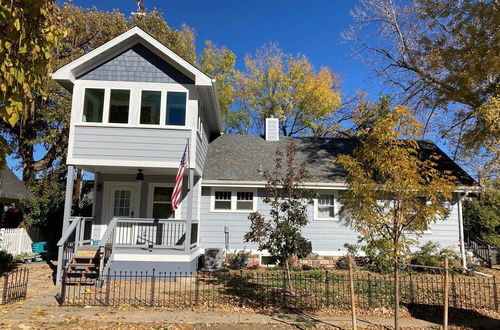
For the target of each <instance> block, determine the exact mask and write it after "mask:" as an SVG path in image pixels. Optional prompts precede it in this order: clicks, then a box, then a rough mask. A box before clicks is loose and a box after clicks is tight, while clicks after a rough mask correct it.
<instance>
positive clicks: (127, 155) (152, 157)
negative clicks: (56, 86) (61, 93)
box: [72, 126, 191, 167]
mask: <svg viewBox="0 0 500 330" xmlns="http://www.w3.org/2000/svg"><path fill="white" fill-rule="evenodd" d="M189 137H191V131H190V130H169V129H158V128H133V127H123V128H122V127H98V126H75V127H74V143H73V148H72V150H73V158H74V159H99V160H110V161H119V160H131V161H143V162H144V163H145V167H146V166H147V161H148V160H149V161H159V162H179V160H180V159H181V157H182V154H183V152H184V148H185V147H186V142H187V139H188V138H189ZM110 165H114V163H110Z"/></svg>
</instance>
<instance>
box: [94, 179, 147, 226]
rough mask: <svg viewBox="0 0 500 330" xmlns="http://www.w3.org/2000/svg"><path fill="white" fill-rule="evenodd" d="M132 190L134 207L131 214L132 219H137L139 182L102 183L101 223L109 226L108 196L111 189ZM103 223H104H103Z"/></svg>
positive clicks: (139, 194)
mask: <svg viewBox="0 0 500 330" xmlns="http://www.w3.org/2000/svg"><path fill="white" fill-rule="evenodd" d="M120 187H121V188H123V187H126V188H133V189H134V201H133V203H134V206H133V209H134V210H133V212H134V215H133V217H132V218H138V217H139V212H140V209H141V208H140V204H141V183H140V182H121V181H104V182H103V189H102V191H103V195H102V210H101V223H102V224H106V226H107V224H109V222H110V221H111V218H109V210H110V203H111V199H110V197H111V196H110V194H111V189H112V188H120ZM103 222H105V223H103Z"/></svg>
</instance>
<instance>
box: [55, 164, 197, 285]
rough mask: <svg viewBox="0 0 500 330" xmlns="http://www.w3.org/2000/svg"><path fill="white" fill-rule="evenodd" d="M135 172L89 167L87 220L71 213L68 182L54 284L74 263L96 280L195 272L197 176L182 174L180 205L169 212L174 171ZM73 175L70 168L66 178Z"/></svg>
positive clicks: (134, 170) (132, 170) (72, 169)
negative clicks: (117, 274)
mask: <svg viewBox="0 0 500 330" xmlns="http://www.w3.org/2000/svg"><path fill="white" fill-rule="evenodd" d="M85 170H86V171H89V170H90V169H89V168H88V167H87V168H85ZM140 170H141V171H138V169H135V168H102V167H101V168H99V169H94V171H95V172H93V173H94V188H93V191H92V195H93V205H92V216H90V217H82V216H75V215H74V214H72V213H71V212H72V210H71V201H72V200H73V192H74V191H75V190H76V191H77V190H78V189H74V188H75V187H74V186H73V184H74V180H68V182H67V186H66V205H65V223H64V226H63V235H62V237H61V239H60V241H59V242H58V246H59V263H58V277H57V278H58V281H61V279H62V276H63V274H64V272H65V271H66V272H68V271H71V270H74V269H77V268H78V267H77V266H75V265H85V267H87V268H85V267H84V268H85V269H87V270H91V271H92V272H94V273H95V274H99V276H100V274H105V273H106V272H107V271H129V272H130V271H146V270H149V271H151V270H152V269H153V268H155V269H156V270H157V271H163V272H177V273H181V272H193V271H195V270H196V266H197V258H198V256H199V249H198V230H199V212H198V207H199V195H200V191H199V189H200V185H199V177H197V176H195V173H194V171H193V170H192V169H190V170H189V171H186V172H185V174H186V176H185V177H184V180H183V189H182V202H181V205H180V206H179V208H178V209H177V210H176V211H175V212H174V211H172V207H171V202H170V200H171V194H172V192H173V187H174V183H175V182H174V180H175V173H176V170H177V169H152V168H149V169H148V168H146V169H140ZM74 171H75V168H73V167H69V169H68V178H72V177H73V174H74V173H72V172H74ZM139 173H140V174H139ZM68 201H69V203H68ZM67 204H69V206H68V205H67ZM67 208H68V209H67ZM81 256H85V258H80V257H81ZM89 267H90V268H89ZM96 276H97V275H96Z"/></svg>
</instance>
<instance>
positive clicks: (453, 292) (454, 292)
mask: <svg viewBox="0 0 500 330" xmlns="http://www.w3.org/2000/svg"><path fill="white" fill-rule="evenodd" d="M451 296H452V297H453V300H452V301H453V302H452V304H453V307H455V308H456V307H458V306H457V283H455V274H453V273H451Z"/></svg>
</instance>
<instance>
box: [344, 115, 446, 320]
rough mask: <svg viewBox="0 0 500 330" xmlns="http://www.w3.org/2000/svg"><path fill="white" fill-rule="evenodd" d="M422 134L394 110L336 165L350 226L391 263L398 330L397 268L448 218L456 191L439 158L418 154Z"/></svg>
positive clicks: (363, 134)
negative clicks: (343, 178) (340, 169)
mask: <svg viewBox="0 0 500 330" xmlns="http://www.w3.org/2000/svg"><path fill="white" fill-rule="evenodd" d="M420 129H421V127H420V124H419V123H418V121H417V120H416V119H415V117H414V116H413V115H412V114H411V112H410V110H409V109H408V108H406V107H403V106H396V107H394V109H393V110H392V111H390V112H388V113H387V114H385V115H383V116H381V117H380V118H379V119H378V120H377V121H376V122H375V123H374V124H373V125H372V126H370V127H368V128H366V129H364V130H361V131H360V132H359V133H358V138H359V139H360V145H359V146H358V147H357V148H356V149H355V150H354V152H353V154H352V155H341V156H339V157H338V158H337V159H336V161H337V162H338V163H339V164H340V165H341V166H342V167H343V168H344V169H345V171H346V172H347V179H346V183H347V186H348V190H347V191H345V192H344V193H343V194H342V195H341V196H340V202H341V203H342V205H343V206H342V212H344V214H345V216H346V219H347V221H348V222H349V223H350V225H351V227H352V228H353V229H355V230H356V231H358V232H359V233H360V238H361V240H362V241H365V242H368V243H371V244H374V243H375V244H377V246H378V247H379V248H383V249H385V250H386V252H387V254H389V255H390V256H391V258H392V265H393V267H394V294H395V306H394V308H395V326H396V328H398V325H399V324H398V316H399V314H398V313H399V312H398V311H399V272H398V267H399V263H400V261H401V260H404V259H405V258H406V257H407V252H408V247H409V246H410V245H411V244H413V243H414V241H415V239H416V238H418V237H420V236H421V235H422V234H423V231H424V230H425V229H426V228H427V227H428V226H429V225H430V223H432V222H434V221H436V220H438V219H440V218H442V217H444V216H445V215H446V214H448V212H449V211H448V208H447V207H446V205H445V203H443V202H444V201H447V200H450V199H451V198H452V193H453V190H454V188H453V177H452V176H451V174H450V173H447V172H441V171H439V170H437V169H436V161H437V160H438V158H439V156H438V155H431V156H429V157H427V158H423V157H422V155H421V154H420V151H419V145H418V142H417V140H415V137H417V136H418V134H419V131H420ZM403 138H404V139H403Z"/></svg>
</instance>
